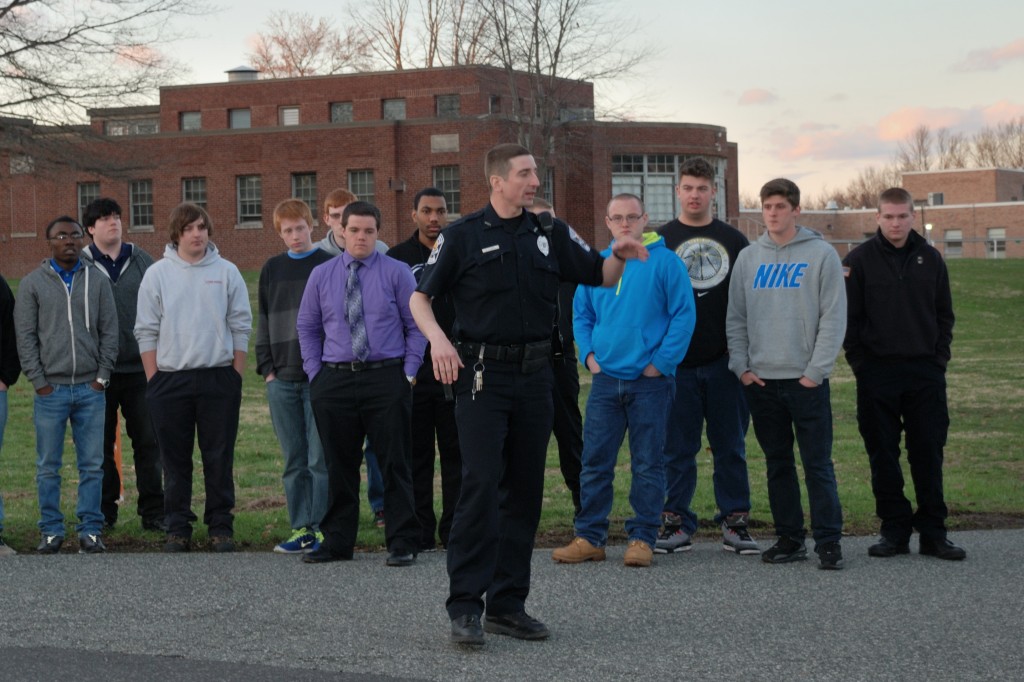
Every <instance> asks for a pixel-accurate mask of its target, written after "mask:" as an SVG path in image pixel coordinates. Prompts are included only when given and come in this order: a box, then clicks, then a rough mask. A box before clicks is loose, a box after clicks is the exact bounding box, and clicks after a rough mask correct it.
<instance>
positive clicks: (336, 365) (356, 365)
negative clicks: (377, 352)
mask: <svg viewBox="0 0 1024 682" xmlns="http://www.w3.org/2000/svg"><path fill="white" fill-rule="evenodd" d="M403 362H405V360H404V359H403V358H390V359H388V360H378V361H377V362H359V361H358V360H356V361H354V362H325V363H324V367H328V368H330V369H341V370H344V371H346V372H365V371H366V370H368V369H380V368H381V367H394V366H395V365H400V364H402V363H403Z"/></svg>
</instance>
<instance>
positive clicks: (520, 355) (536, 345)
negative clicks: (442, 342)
mask: <svg viewBox="0 0 1024 682" xmlns="http://www.w3.org/2000/svg"><path fill="white" fill-rule="evenodd" d="M456 346H457V347H458V349H459V353H461V354H462V356H463V357H464V358H469V359H472V360H476V359H478V358H479V357H480V347H481V346H483V349H484V359H485V360H498V361H499V362H523V361H524V360H535V359H540V358H546V357H551V339H544V340H543V341H534V342H532V343H517V344H512V345H510V346H499V345H497V344H495V345H491V344H489V343H484V344H481V343H473V342H472V341H458V342H457V343H456Z"/></svg>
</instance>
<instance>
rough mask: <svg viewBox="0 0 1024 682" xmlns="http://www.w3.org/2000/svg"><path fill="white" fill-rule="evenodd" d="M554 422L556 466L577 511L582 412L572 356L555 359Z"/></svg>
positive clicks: (578, 509)
mask: <svg viewBox="0 0 1024 682" xmlns="http://www.w3.org/2000/svg"><path fill="white" fill-rule="evenodd" d="M552 369H553V373H554V387H555V390H554V393H553V395H552V401H553V403H554V425H553V427H552V430H553V432H554V434H555V441H556V442H557V443H558V466H559V468H560V469H561V470H562V478H563V479H564V480H565V487H566V488H568V489H569V492H570V493H571V494H572V506H573V508H574V509H575V510H576V515H577V516H578V515H579V513H580V472H581V471H582V470H583V415H582V414H580V371H579V365H578V364H577V360H576V358H575V357H574V356H572V355H566V356H564V357H561V358H555V360H554V362H553V365H552Z"/></svg>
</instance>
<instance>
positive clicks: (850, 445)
mask: <svg viewBox="0 0 1024 682" xmlns="http://www.w3.org/2000/svg"><path fill="white" fill-rule="evenodd" d="M949 270H950V275H951V279H952V284H953V304H954V309H955V311H956V315H957V322H956V327H955V329H954V341H953V361H952V362H951V363H950V366H949V374H948V377H949V404H950V405H949V407H950V419H951V422H952V424H951V427H950V434H949V442H948V445H947V447H946V466H945V485H946V499H947V503H948V504H949V508H950V519H949V525H950V527H951V528H953V529H958V528H959V529H967V528H992V527H1020V526H1022V525H1024V495H1022V492H1021V491H1022V490H1024V454H1022V446H1021V442H1022V440H1024V424H1022V422H1021V419H1022V417H1024V414H1022V410H1021V405H1022V404H1024V388H1021V384H1020V381H1019V377H1020V376H1022V375H1024V357H1022V353H1021V344H1020V341H1019V337H1016V336H1015V334H1017V333H1018V332H1014V331H1013V330H1014V329H1017V330H1020V329H1022V328H1024V260H1012V261H982V260H953V261H950V262H949ZM244 274H245V277H246V281H247V282H248V284H249V290H250V296H251V297H252V299H253V309H254V311H255V293H256V278H257V276H258V273H255V272H247V273H244ZM11 286H12V288H15V290H16V287H17V282H11ZM254 336H255V335H254ZM249 364H250V370H249V371H248V372H247V374H246V378H245V383H244V389H243V390H244V395H243V400H242V413H241V425H240V429H239V436H238V443H237V446H236V449H235V483H236V493H237V504H238V506H237V508H236V518H235V537H236V541H238V543H239V545H240V547H241V548H243V549H249V550H269V549H270V548H271V547H273V545H274V544H275V543H277V542H279V541H280V540H281V539H283V538H285V537H286V536H287V535H288V518H287V513H286V511H285V500H284V493H283V489H282V486H281V469H282V463H281V457H280V451H279V450H278V445H277V440H276V439H275V437H274V434H273V430H272V428H271V425H270V418H269V413H268V411H267V405H266V400H265V397H264V391H263V385H262V383H263V382H262V380H261V379H260V377H258V376H257V375H256V373H255V372H254V371H253V370H252V369H251V367H252V366H254V364H255V363H254V360H253V358H252V356H251V355H250V362H249ZM581 382H582V383H583V390H582V395H581V396H580V403H581V405H585V404H586V398H587V394H588V392H589V375H587V373H586V372H585V371H584V372H583V376H581ZM831 383H832V408H833V414H834V418H835V447H834V451H833V456H834V460H835V469H836V476H837V478H838V480H839V495H840V499H841V500H842V503H843V510H844V513H845V529H846V532H848V533H851V534H855V535H860V534H871V533H873V532H875V529H876V528H877V522H876V519H875V518H874V502H873V499H872V496H871V489H870V472H869V471H868V463H867V456H866V455H865V454H864V452H863V446H862V442H861V439H860V435H859V434H858V433H857V422H856V414H855V404H854V403H855V401H854V394H855V386H854V381H853V375H852V373H851V372H850V369H849V367H848V366H847V365H846V362H845V360H843V359H840V360H839V361H838V362H837V364H836V370H835V372H834V374H833V376H832V380H831ZM9 415H10V416H9V419H8V423H7V432H6V435H5V439H4V447H3V452H2V453H0V493H2V494H3V497H4V504H5V510H6V519H5V522H4V536H5V538H6V539H7V542H8V543H9V544H11V545H12V546H14V547H15V548H16V549H18V550H19V551H25V550H29V549H30V548H32V547H34V546H35V544H36V543H37V542H38V531H37V527H36V521H37V520H38V507H37V504H36V492H35V478H34V477H35V433H34V429H33V426H32V391H31V387H30V385H29V384H28V382H27V381H25V379H24V377H22V379H21V381H19V382H18V384H17V385H16V386H14V388H13V389H12V390H11V392H10V396H9ZM124 449H125V453H124V461H125V474H126V475H125V477H124V478H125V502H124V505H123V507H122V511H121V514H120V520H119V522H118V525H117V528H116V529H114V530H113V531H112V532H111V533H109V534H108V535H107V536H106V540H107V545H108V547H110V548H111V549H114V550H121V551H132V550H156V549H158V548H159V547H160V546H161V544H162V536H160V535H159V534H154V533H144V532H143V531H142V529H141V526H140V523H139V518H138V516H137V515H136V513H135V501H136V498H135V482H134V471H133V469H132V467H131V462H132V457H131V445H130V441H129V440H128V439H127V438H125V447H124ZM747 457H748V461H749V469H750V482H751V489H752V496H753V499H752V504H753V510H752V512H751V515H752V525H753V526H754V535H755V537H761V538H767V536H768V535H770V533H771V515H770V512H769V509H768V498H767V493H766V489H765V465H764V456H763V455H762V454H761V451H760V448H758V446H757V443H756V442H755V441H754V437H753V431H752V430H751V433H750V434H749V436H748V438H747ZM64 460H65V466H64V468H63V469H62V475H63V477H64V483H63V489H62V492H63V495H62V508H63V511H64V514H65V516H66V517H67V519H68V523H69V528H68V537H71V536H73V535H74V527H73V524H72V522H73V520H74V506H75V499H76V491H75V484H76V481H77V471H76V469H75V468H74V454H73V449H72V443H71V440H70V431H69V433H68V439H67V443H66V446H65V457H64ZM195 461H196V478H195V484H194V499H193V510H194V511H195V512H196V514H197V515H198V516H199V517H200V519H201V518H202V505H203V500H204V497H203V494H202V490H203V485H202V478H201V475H200V471H201V464H200V462H199V457H198V451H197V452H196V456H195ZM617 473H618V476H617V477H616V496H615V505H614V508H613V510H612V533H613V541H615V540H616V539H621V538H622V522H623V520H624V519H625V518H627V517H628V516H629V514H630V512H629V505H628V502H627V495H628V489H629V458H628V454H627V452H626V450H625V448H624V449H623V451H622V453H621V454H620V458H619V465H618V470H617ZM711 473H712V471H711V455H710V453H709V452H707V451H706V450H705V451H704V452H703V453H701V455H700V457H699V481H698V484H697V494H696V497H695V499H694V509H695V510H696V512H697V514H698V515H699V516H700V517H701V520H702V532H705V533H707V534H708V535H709V536H710V535H714V534H715V533H716V531H715V529H713V528H712V525H711V523H710V519H711V518H712V517H713V516H714V513H715V505H714V497H713V494H712V488H711ZM907 479H908V482H909V475H908V476H907ZM364 485H365V482H364ZM439 486H440V477H438V479H437V482H436V485H435V488H436V489H437V490H438V492H437V494H436V495H435V503H436V504H438V505H439V504H440V491H439ZM545 493H546V494H545V501H544V513H543V516H542V518H541V525H540V531H539V534H538V543H539V544H541V545H553V544H557V543H561V542H564V541H566V540H567V539H568V538H570V537H571V534H572V501H571V499H570V498H569V494H568V492H567V490H566V489H565V486H564V484H563V483H562V480H561V474H560V473H559V470H558V455H557V452H556V450H555V448H554V441H553V440H552V445H551V446H550V447H549V448H548V467H547V474H546V481H545ZM364 499H365V496H364ZM804 509H805V510H806V509H807V505H806V500H805V504H804ZM194 537H195V539H196V540H197V541H202V540H203V539H204V538H205V527H203V526H202V524H201V523H200V524H198V525H197V527H196V533H195V536H194ZM383 542H384V535H383V532H382V531H381V530H379V529H377V528H375V527H374V526H373V522H372V518H371V514H370V510H369V505H368V504H366V503H365V502H364V503H363V514H362V522H361V528H360V534H359V544H360V545H361V546H362V547H364V548H367V549H376V548H380V547H381V546H382V545H383ZM69 545H70V547H69V548H68V550H67V551H74V545H75V543H74V542H71V543H69Z"/></svg>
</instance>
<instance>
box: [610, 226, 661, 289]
mask: <svg viewBox="0 0 1024 682" xmlns="http://www.w3.org/2000/svg"><path fill="white" fill-rule="evenodd" d="M649 255H650V254H649V253H648V252H647V247H646V246H644V245H643V244H641V243H640V242H639V241H637V240H636V239H633V238H632V237H620V238H618V239H616V240H615V244H614V245H613V246H612V255H611V257H610V258H605V259H604V265H602V266H601V274H602V275H603V281H602V282H601V284H602V285H603V286H606V287H611V286H615V284H616V283H617V282H618V281H619V278H620V277H622V271H623V270H624V269H625V268H626V261H627V260H631V259H637V260H640V261H645V260H647V258H648V256H649Z"/></svg>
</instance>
